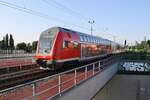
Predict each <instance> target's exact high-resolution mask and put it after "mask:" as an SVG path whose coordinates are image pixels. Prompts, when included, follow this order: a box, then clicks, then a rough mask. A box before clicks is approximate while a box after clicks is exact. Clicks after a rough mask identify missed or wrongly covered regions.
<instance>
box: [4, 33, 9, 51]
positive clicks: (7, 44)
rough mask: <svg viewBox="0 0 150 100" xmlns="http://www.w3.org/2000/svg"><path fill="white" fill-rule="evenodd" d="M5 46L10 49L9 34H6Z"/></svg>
mask: <svg viewBox="0 0 150 100" xmlns="http://www.w3.org/2000/svg"><path fill="white" fill-rule="evenodd" d="M5 47H6V50H8V49H9V36H8V34H6V36H5Z"/></svg>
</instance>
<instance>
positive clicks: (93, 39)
mask: <svg viewBox="0 0 150 100" xmlns="http://www.w3.org/2000/svg"><path fill="white" fill-rule="evenodd" d="M52 29H54V30H59V31H67V32H71V33H72V34H73V33H76V34H78V35H79V36H80V40H81V42H94V43H100V44H105V45H110V44H111V45H118V43H115V42H113V41H111V40H108V39H105V38H102V37H100V36H94V35H90V34H86V33H82V32H78V31H74V30H71V29H67V28H62V27H52V28H49V29H47V30H46V31H48V30H52Z"/></svg>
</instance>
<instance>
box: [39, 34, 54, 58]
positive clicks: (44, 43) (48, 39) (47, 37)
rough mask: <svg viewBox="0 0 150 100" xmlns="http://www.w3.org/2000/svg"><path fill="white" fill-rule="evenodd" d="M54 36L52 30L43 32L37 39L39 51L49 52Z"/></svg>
mask: <svg viewBox="0 0 150 100" xmlns="http://www.w3.org/2000/svg"><path fill="white" fill-rule="evenodd" d="M54 38H55V33H54V32H51V31H50V32H47V31H45V32H43V33H42V34H41V36H40V40H39V53H40V54H44V55H47V54H49V53H50V51H51V48H52V45H53V41H54Z"/></svg>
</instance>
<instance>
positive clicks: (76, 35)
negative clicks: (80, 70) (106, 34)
mask: <svg viewBox="0 0 150 100" xmlns="http://www.w3.org/2000/svg"><path fill="white" fill-rule="evenodd" d="M112 44H115V43H114V42H112V41H110V40H107V39H104V38H101V37H96V36H92V35H88V34H85V33H81V32H77V31H73V30H70V29H66V28H61V27H53V28H50V29H47V30H46V31H44V32H42V33H41V35H40V38H39V42H38V46H37V51H36V61H37V63H38V64H39V65H41V67H44V68H46V67H47V68H50V69H53V70H54V69H57V68H59V67H61V66H63V64H64V63H71V62H82V61H86V60H90V59H95V58H97V57H101V56H105V55H108V54H111V53H112V52H113V51H112V50H113V49H112V48H113V47H112V46H114V45H112Z"/></svg>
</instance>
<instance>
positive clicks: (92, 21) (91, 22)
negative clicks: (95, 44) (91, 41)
mask: <svg viewBox="0 0 150 100" xmlns="http://www.w3.org/2000/svg"><path fill="white" fill-rule="evenodd" d="M88 23H89V24H91V35H92V32H93V27H92V25H93V24H94V23H95V21H94V20H89V21H88Z"/></svg>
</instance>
